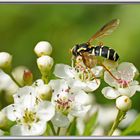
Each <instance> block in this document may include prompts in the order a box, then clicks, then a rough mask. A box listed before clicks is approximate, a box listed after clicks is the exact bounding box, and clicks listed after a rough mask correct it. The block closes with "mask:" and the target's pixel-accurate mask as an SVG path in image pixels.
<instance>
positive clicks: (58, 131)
mask: <svg viewBox="0 0 140 140" xmlns="http://www.w3.org/2000/svg"><path fill="white" fill-rule="evenodd" d="M60 129H61V128H60V127H58V129H57V133H56V135H57V136H59V133H60Z"/></svg>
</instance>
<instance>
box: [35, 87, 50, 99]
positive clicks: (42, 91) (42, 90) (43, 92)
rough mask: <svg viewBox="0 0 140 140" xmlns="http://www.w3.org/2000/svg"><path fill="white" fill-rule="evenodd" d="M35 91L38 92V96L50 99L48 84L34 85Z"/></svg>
mask: <svg viewBox="0 0 140 140" xmlns="http://www.w3.org/2000/svg"><path fill="white" fill-rule="evenodd" d="M36 91H37V93H38V96H39V97H40V98H41V99H42V100H46V99H50V97H51V87H50V86H48V85H42V86H39V87H36Z"/></svg>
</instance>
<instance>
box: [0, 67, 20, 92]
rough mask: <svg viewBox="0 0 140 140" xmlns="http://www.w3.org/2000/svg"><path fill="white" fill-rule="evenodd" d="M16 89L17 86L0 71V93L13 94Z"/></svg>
mask: <svg viewBox="0 0 140 140" xmlns="http://www.w3.org/2000/svg"><path fill="white" fill-rule="evenodd" d="M17 89H18V86H17V85H16V84H15V82H14V81H13V80H12V79H11V78H10V76H9V75H8V74H6V73H4V72H3V71H2V70H0V91H5V92H6V93H8V94H9V95H12V94H14V93H15V92H16V91H17Z"/></svg>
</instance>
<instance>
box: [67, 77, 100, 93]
mask: <svg viewBox="0 0 140 140" xmlns="http://www.w3.org/2000/svg"><path fill="white" fill-rule="evenodd" d="M68 84H69V85H70V87H73V88H76V89H82V90H84V91H85V92H92V91H95V90H96V89H97V88H98V87H99V86H100V80H99V79H96V80H92V81H88V82H82V81H80V80H75V79H68Z"/></svg>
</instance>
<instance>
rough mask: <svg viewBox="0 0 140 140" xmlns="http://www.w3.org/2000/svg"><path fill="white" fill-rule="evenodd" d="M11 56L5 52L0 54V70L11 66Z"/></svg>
mask: <svg viewBox="0 0 140 140" xmlns="http://www.w3.org/2000/svg"><path fill="white" fill-rule="evenodd" d="M11 62H12V56H11V55H10V54H9V53H7V52H0V68H7V67H9V66H11Z"/></svg>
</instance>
